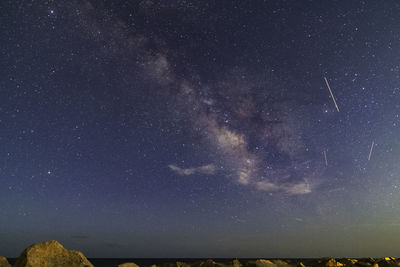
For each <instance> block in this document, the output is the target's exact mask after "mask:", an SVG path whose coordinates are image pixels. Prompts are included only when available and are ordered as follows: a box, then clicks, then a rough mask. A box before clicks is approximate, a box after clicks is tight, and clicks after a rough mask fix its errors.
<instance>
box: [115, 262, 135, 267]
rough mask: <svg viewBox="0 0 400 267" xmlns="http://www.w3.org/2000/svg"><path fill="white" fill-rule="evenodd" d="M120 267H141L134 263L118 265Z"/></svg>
mask: <svg viewBox="0 0 400 267" xmlns="http://www.w3.org/2000/svg"><path fill="white" fill-rule="evenodd" d="M118 267H139V265H137V264H135V263H133V262H126V263H122V264H118Z"/></svg>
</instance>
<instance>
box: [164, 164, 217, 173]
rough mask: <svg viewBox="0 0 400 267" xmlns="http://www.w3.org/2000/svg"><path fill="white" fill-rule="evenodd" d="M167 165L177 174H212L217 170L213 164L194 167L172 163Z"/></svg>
mask: <svg viewBox="0 0 400 267" xmlns="http://www.w3.org/2000/svg"><path fill="white" fill-rule="evenodd" d="M168 167H169V168H170V169H171V170H172V171H174V172H176V173H177V174H179V175H193V174H198V173H200V174H210V175H211V174H214V173H215V172H216V171H217V168H216V166H215V165H214V164H208V165H204V166H200V167H194V168H186V169H184V168H180V167H178V166H176V165H174V164H170V165H168Z"/></svg>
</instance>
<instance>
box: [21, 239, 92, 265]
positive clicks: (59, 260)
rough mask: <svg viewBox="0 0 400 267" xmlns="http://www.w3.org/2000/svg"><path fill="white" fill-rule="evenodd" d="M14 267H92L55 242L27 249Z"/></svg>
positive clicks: (73, 251)
mask: <svg viewBox="0 0 400 267" xmlns="http://www.w3.org/2000/svg"><path fill="white" fill-rule="evenodd" d="M14 267H93V265H92V264H91V263H90V262H89V261H88V259H86V257H85V256H84V255H83V254H82V253H81V252H79V251H76V250H66V249H65V248H64V247H63V246H62V245H61V244H60V243H58V242H57V241H55V240H52V241H47V242H43V243H38V244H33V245H31V246H29V247H27V248H26V249H25V250H24V251H23V252H22V253H21V255H20V256H19V258H18V259H17V260H16V262H15V264H14Z"/></svg>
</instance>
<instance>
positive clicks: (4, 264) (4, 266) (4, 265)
mask: <svg viewBox="0 0 400 267" xmlns="http://www.w3.org/2000/svg"><path fill="white" fill-rule="evenodd" d="M0 267H11V264H9V263H8V260H7V259H6V257H2V256H0Z"/></svg>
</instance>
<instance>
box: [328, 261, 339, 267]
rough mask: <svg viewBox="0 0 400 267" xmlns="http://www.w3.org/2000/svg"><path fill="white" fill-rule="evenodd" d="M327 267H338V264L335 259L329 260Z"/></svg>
mask: <svg viewBox="0 0 400 267" xmlns="http://www.w3.org/2000/svg"><path fill="white" fill-rule="evenodd" d="M325 266H326V267H336V266H337V262H336V260H335V259H329V260H328V261H327V262H326V263H325Z"/></svg>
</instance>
